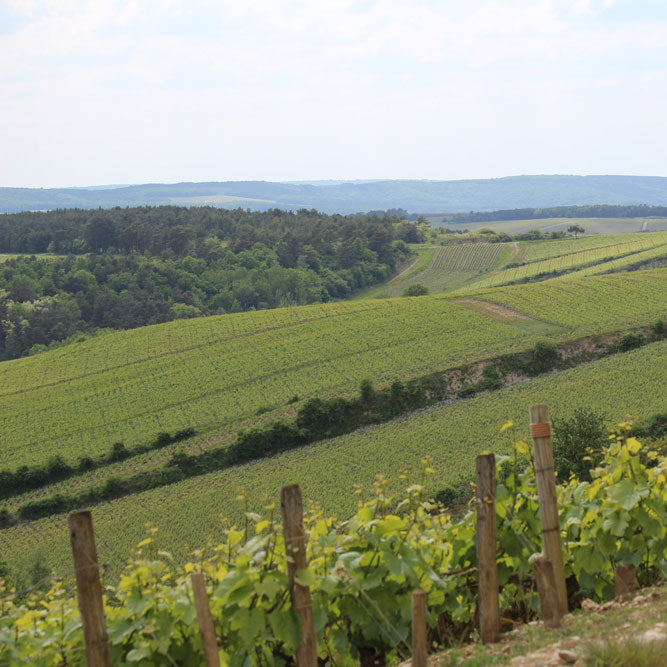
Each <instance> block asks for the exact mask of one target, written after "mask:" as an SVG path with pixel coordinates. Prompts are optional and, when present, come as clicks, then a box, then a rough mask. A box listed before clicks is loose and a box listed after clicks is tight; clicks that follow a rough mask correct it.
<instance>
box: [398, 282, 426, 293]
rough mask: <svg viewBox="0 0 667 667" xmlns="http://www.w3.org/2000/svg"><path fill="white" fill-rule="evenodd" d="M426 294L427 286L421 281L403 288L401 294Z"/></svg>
mask: <svg viewBox="0 0 667 667" xmlns="http://www.w3.org/2000/svg"><path fill="white" fill-rule="evenodd" d="M425 294H428V287H426V285H422V284H421V283H414V284H412V285H410V286H409V287H406V288H405V289H404V290H403V296H424V295H425Z"/></svg>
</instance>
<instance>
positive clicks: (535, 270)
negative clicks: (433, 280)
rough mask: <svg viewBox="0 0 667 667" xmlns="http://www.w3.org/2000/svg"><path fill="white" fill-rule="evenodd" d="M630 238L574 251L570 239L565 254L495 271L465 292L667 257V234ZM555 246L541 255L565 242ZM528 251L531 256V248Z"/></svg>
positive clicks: (595, 271) (637, 235)
mask: <svg viewBox="0 0 667 667" xmlns="http://www.w3.org/2000/svg"><path fill="white" fill-rule="evenodd" d="M628 236H629V238H627V239H622V240H621V241H620V242H616V243H612V244H606V245H600V246H596V247H592V248H587V249H579V250H575V251H572V250H570V249H571V248H576V246H575V245H574V242H573V241H570V240H567V241H565V242H564V244H563V246H562V251H563V252H562V253H561V254H554V255H551V256H549V257H548V258H546V259H540V260H538V261H529V262H528V263H527V264H522V265H520V266H516V267H511V268H507V269H504V270H501V271H498V272H495V273H493V274H492V275H490V276H488V277H486V278H482V279H480V280H475V281H473V282H472V283H471V284H468V285H466V286H465V287H464V288H463V289H468V290H470V289H479V288H484V287H494V286H497V285H506V284H509V283H515V282H519V281H527V280H530V279H534V278H536V277H538V276H540V275H542V274H551V273H561V272H565V271H573V270H576V269H577V268H579V267H581V268H584V267H587V266H588V265H593V264H601V263H603V262H605V261H606V260H609V261H612V260H617V259H622V260H623V262H626V260H627V262H626V263H627V264H632V263H635V262H639V261H641V260H642V259H643V258H642V257H640V255H641V254H642V252H644V251H653V252H651V254H650V255H649V256H648V258H649V259H654V258H656V257H660V256H662V255H664V254H667V232H659V233H657V234H633V235H628ZM612 238H613V237H612ZM602 239H604V237H602ZM582 240H583V239H582ZM553 243H554V245H555V247H554V248H551V247H550V246H545V247H544V248H542V247H540V248H539V249H538V253H540V251H541V253H544V252H546V251H549V250H551V251H553V252H556V253H558V252H559V250H560V248H559V247H558V244H559V243H561V242H560V241H553ZM525 252H526V254H527V255H528V256H529V257H530V253H531V247H529V248H528V250H527V251H525ZM541 253H540V254H541ZM621 265H623V264H622V263H621V264H620V265H619V266H621ZM591 268H592V269H593V270H592V271H591V273H597V272H598V270H597V268H596V267H591Z"/></svg>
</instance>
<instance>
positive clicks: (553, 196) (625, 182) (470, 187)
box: [0, 176, 667, 214]
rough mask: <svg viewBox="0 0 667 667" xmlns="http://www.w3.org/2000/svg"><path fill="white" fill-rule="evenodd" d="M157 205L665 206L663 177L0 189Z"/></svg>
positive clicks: (7, 206) (333, 208) (83, 203)
mask: <svg viewBox="0 0 667 667" xmlns="http://www.w3.org/2000/svg"><path fill="white" fill-rule="evenodd" d="M157 204H180V205H186V206H187V205H190V206H197V205H214V206H221V207H224V208H237V207H239V206H240V207H242V208H251V209H254V210H266V209H269V208H282V209H299V208H316V209H318V210H319V211H322V212H325V213H342V214H348V213H357V212H360V211H369V210H377V209H388V208H398V207H401V208H404V209H406V210H408V211H411V212H415V213H441V212H448V213H455V212H460V211H471V210H474V211H485V210H486V211H488V210H497V209H512V208H523V207H552V206H572V205H582V204H625V205H635V204H646V205H651V206H665V205H667V177H660V176H509V177H506V178H496V179H474V180H460V181H418V180H384V181H368V182H362V181H356V182H340V181H320V182H317V181H311V182H299V183H272V182H267V181H226V182H210V183H173V184H159V183H153V184H145V185H129V186H124V187H118V186H109V187H107V188H98V187H95V188H50V189H46V188H0V212H5V213H11V212H16V211H25V210H45V209H54V208H97V207H103V208H109V207H113V206H141V205H157Z"/></svg>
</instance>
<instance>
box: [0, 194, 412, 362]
mask: <svg viewBox="0 0 667 667" xmlns="http://www.w3.org/2000/svg"><path fill="white" fill-rule="evenodd" d="M423 234H424V232H423V230H422V229H421V228H420V227H418V226H417V225H416V224H414V223H410V222H406V221H404V220H401V219H400V218H398V217H396V216H390V215H384V216H378V215H366V216H346V217H344V216H338V215H335V216H328V215H324V214H320V213H317V212H316V211H307V210H302V211H299V212H297V213H289V212H284V211H279V210H271V211H268V212H265V213H252V212H247V211H243V210H241V209H237V210H232V211H229V210H223V209H216V208H205V207H204V208H192V209H187V208H178V207H171V206H168V207H167V206H166V207H155V208H152V207H142V208H134V209H111V210H97V211H82V210H63V211H51V212H46V213H18V214H13V215H4V216H0V252H4V253H44V252H49V253H54V255H48V256H41V257H36V256H34V255H33V256H30V255H26V256H22V257H15V258H9V259H7V260H6V261H4V262H2V263H0V359H12V358H16V357H19V356H22V355H25V354H29V353H31V352H32V353H34V352H38V351H41V350H43V349H44V348H45V346H49V345H51V346H54V345H57V344H58V342H59V341H64V340H67V339H69V338H71V337H72V336H78V335H87V334H90V333H94V332H96V331H98V330H100V329H105V328H113V329H128V328H134V327H139V326H144V325H148V324H156V323H159V322H166V321H169V320H172V319H175V318H182V317H196V316H199V315H211V314H218V313H230V312H241V311H246V310H253V309H265V308H275V307H278V306H287V305H299V304H306V303H316V302H323V301H329V300H332V299H341V298H345V297H347V296H349V295H350V294H351V293H353V292H354V291H356V290H359V289H361V288H363V287H366V286H368V285H372V284H375V283H378V282H380V281H382V280H384V279H386V278H388V277H389V276H390V275H392V273H393V272H394V271H395V269H396V265H397V264H398V263H400V262H402V261H404V260H406V259H407V258H408V257H409V256H410V254H411V251H410V249H409V248H408V246H407V245H406V243H407V242H415V241H419V240H421V238H422V236H423Z"/></svg>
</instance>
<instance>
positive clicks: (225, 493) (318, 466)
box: [0, 342, 667, 574]
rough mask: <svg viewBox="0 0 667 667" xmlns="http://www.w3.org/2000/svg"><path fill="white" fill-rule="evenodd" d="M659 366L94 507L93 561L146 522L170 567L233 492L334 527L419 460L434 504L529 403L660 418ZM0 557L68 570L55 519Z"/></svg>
mask: <svg viewBox="0 0 667 667" xmlns="http://www.w3.org/2000/svg"><path fill="white" fill-rule="evenodd" d="M666 364H667V342H661V343H654V344H652V345H649V346H646V347H644V348H641V349H639V350H636V351H634V352H628V353H625V354H622V355H614V356H611V357H606V358H604V359H602V360H599V361H596V362H592V363H590V364H587V365H584V366H579V367H577V368H574V369H571V370H568V371H565V372H563V373H559V374H550V375H547V376H544V377H541V378H537V379H535V380H531V381H529V382H526V383H524V384H521V385H517V386H515V387H510V388H507V389H503V390H500V391H496V392H492V393H489V394H485V395H481V396H478V397H475V398H472V399H468V400H464V401H459V402H457V403H454V404H452V405H446V406H441V407H435V408H431V409H429V410H426V411H423V412H420V413H418V414H415V415H412V416H407V417H405V418H402V419H399V420H395V421H393V422H389V423H386V424H382V425H379V426H376V427H370V428H367V429H363V430H360V431H357V432H355V433H352V434H349V435H347V436H343V437H340V438H335V439H332V440H328V441H324V442H321V443H319V444H315V445H312V446H309V447H306V448H303V449H300V450H295V451H292V452H289V453H286V454H283V455H280V456H276V457H273V458H269V459H264V460H261V461H257V462H254V463H251V464H248V465H244V466H239V467H237V468H233V469H229V470H225V471H221V472H217V473H211V474H208V475H205V476H202V477H199V478H193V479H190V480H187V481H184V482H181V483H179V484H174V485H172V486H169V487H164V488H161V489H156V490H153V491H149V492H146V493H142V494H138V495H134V496H130V497H127V498H122V499H119V500H116V501H113V502H110V503H104V504H100V505H98V506H96V507H95V508H94V510H93V514H94V518H95V527H96V533H97V536H98V549H99V552H100V560H101V561H102V562H104V563H108V565H109V567H110V572H111V573H112V574H113V573H117V571H118V569H119V568H120V567H121V566H122V564H123V563H124V562H125V560H126V558H127V557H128V555H129V553H130V549H131V547H132V545H134V544H136V543H137V542H138V541H139V540H140V539H141V538H142V537H143V535H144V530H145V524H146V522H152V523H153V524H154V525H155V526H156V527H157V528H158V529H159V533H158V535H159V541H158V548H162V549H166V550H168V551H170V552H171V553H172V554H173V555H174V557H175V558H177V559H178V560H181V559H184V558H185V557H186V555H187V554H188V553H189V551H190V549H191V548H195V547H199V546H201V545H202V544H203V543H204V542H205V540H206V537H207V536H211V538H212V539H213V541H214V543H215V542H216V541H217V540H219V539H221V538H220V536H221V534H222V530H223V528H224V523H223V521H222V519H221V516H226V517H230V518H231V519H232V520H233V521H235V522H239V521H242V517H243V507H242V506H241V504H240V503H239V502H238V501H237V500H236V497H237V495H238V493H239V488H240V487H243V488H244V489H245V493H246V495H247V496H248V498H249V501H250V504H249V509H251V510H261V508H262V507H263V506H264V504H265V503H266V502H276V500H277V499H278V497H279V490H280V487H281V486H282V485H284V484H287V483H292V482H298V483H300V484H301V485H302V488H303V491H304V496H305V498H307V499H309V500H311V501H317V502H318V503H320V504H321V505H322V506H323V508H324V509H325V511H326V512H327V513H333V514H337V515H339V516H344V515H346V514H347V513H349V512H350V511H351V510H352V509H353V504H354V493H353V490H354V487H355V485H357V484H360V485H362V486H363V487H365V488H366V489H368V488H369V487H370V485H371V483H372V482H373V480H374V478H375V476H376V475H377V474H383V475H386V476H388V477H390V478H392V479H393V480H395V482H394V487H393V488H396V485H398V484H402V483H403V482H399V481H397V480H398V477H399V473H400V472H401V471H402V470H407V471H408V473H409V477H410V476H411V479H412V480H413V481H414V479H415V477H414V476H415V475H416V474H417V471H418V470H419V469H420V467H421V464H420V460H421V458H422V457H423V456H424V455H426V454H432V455H433V457H434V464H433V467H434V468H435V470H436V473H435V475H433V476H432V478H430V479H429V481H428V487H427V491H428V492H429V493H434V492H436V491H437V490H438V489H440V488H442V487H444V486H445V485H447V484H450V483H452V482H456V481H460V480H465V479H468V478H469V477H470V476H471V475H472V472H473V469H474V455H475V454H477V453H479V452H480V451H482V450H486V449H490V450H492V451H496V452H505V451H507V449H508V445H509V440H508V435H507V433H506V434H503V435H501V434H500V433H499V427H500V425H501V424H502V423H503V422H504V421H505V420H506V419H513V420H514V421H515V423H516V424H517V425H519V429H520V431H522V432H523V433H524V434H525V433H526V432H527V416H528V407H529V405H530V404H532V403H546V404H548V405H549V406H550V409H551V416H552V417H564V416H567V415H569V414H571V412H572V411H573V410H574V409H575V408H577V407H580V406H587V407H590V408H593V409H595V410H596V411H600V412H604V413H605V414H606V415H607V416H608V418H609V419H610V420H611V421H612V422H618V421H621V420H624V419H625V418H626V417H627V415H628V414H629V415H631V416H641V415H649V414H653V413H655V412H657V411H659V410H664V409H665V407H666V406H665V397H664V392H662V391H661V390H660V387H662V386H663V385H664V369H665V366H666ZM409 481H410V480H409ZM406 483H409V482H406ZM0 553H2V558H3V559H4V560H6V561H8V562H10V563H12V564H13V565H14V566H15V567H17V568H18V569H19V570H26V569H27V568H29V567H31V565H32V564H34V562H35V561H36V559H39V560H41V561H42V563H43V565H45V566H46V567H49V568H51V567H53V568H55V569H56V570H59V571H65V570H68V569H69V568H70V567H71V565H70V553H69V535H68V531H67V518H66V516H65V515H59V516H56V517H53V518H49V519H43V520H40V521H35V522H33V523H29V524H23V525H18V526H15V527H13V528H9V529H5V530H2V531H0Z"/></svg>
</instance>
